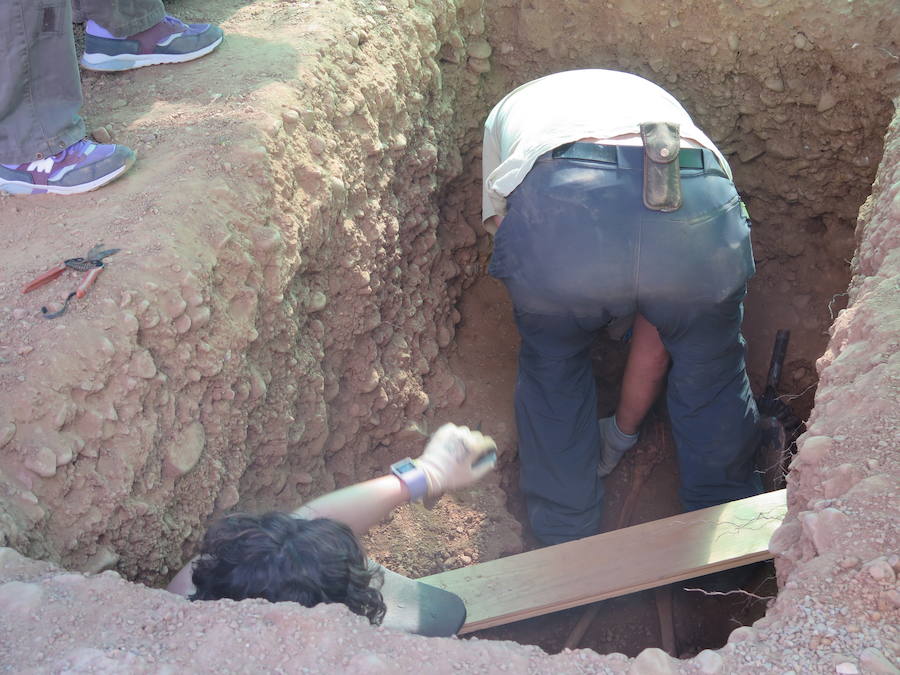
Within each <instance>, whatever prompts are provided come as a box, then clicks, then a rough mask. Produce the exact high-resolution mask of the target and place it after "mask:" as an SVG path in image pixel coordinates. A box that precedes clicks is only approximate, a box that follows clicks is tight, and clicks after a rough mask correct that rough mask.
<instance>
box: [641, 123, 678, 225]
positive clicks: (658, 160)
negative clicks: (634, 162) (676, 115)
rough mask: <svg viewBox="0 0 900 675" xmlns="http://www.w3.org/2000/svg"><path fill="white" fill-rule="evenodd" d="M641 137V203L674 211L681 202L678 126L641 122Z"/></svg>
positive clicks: (649, 206) (658, 209) (650, 207)
mask: <svg viewBox="0 0 900 675" xmlns="http://www.w3.org/2000/svg"><path fill="white" fill-rule="evenodd" d="M641 139H642V140H643V141H644V206H646V207H647V208H648V209H652V210H653V211H665V212H667V211H677V210H678V209H680V208H681V202H682V197H681V174H680V172H679V162H678V151H679V150H680V148H681V134H680V133H679V125H678V124H675V123H673V122H644V123H643V124H641Z"/></svg>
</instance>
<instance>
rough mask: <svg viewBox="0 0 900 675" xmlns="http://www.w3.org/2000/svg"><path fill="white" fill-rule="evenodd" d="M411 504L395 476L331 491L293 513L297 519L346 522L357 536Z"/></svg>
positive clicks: (406, 492) (404, 486)
mask: <svg viewBox="0 0 900 675" xmlns="http://www.w3.org/2000/svg"><path fill="white" fill-rule="evenodd" d="M408 501H409V491H408V490H407V489H406V485H404V484H403V483H402V482H401V481H400V480H399V479H398V478H397V477H396V476H393V475H387V476H382V477H380V478H373V479H372V480H367V481H364V482H362V483H357V484H355V485H349V486H347V487H345V488H341V489H340V490H335V491H334V492H329V493H328V494H326V495H322V496H321V497H317V498H316V499H313V500H312V501H311V502H309V503H307V504H304V505H303V506H301V507H300V508H299V509H297V510H296V511H294V515H295V516H297V517H298V518H307V519H312V518H331V519H332V520H337V521H338V522H341V523H344V524H346V525H347V526H349V527H350V529H351V530H353V532H354V533H355V534H357V535H360V534H365V533H366V532H367V531H368V530H369V528H371V527H372V526H373V525H377V524H378V523H380V522H381V521H382V520H384V519H385V518H387V516H388V514H390V512H391V511H393V510H394V509H395V508H397V507H398V506H400V505H401V504H405V503H406V502H408Z"/></svg>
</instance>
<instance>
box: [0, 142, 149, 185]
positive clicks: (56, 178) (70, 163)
mask: <svg viewBox="0 0 900 675" xmlns="http://www.w3.org/2000/svg"><path fill="white" fill-rule="evenodd" d="M135 159H136V155H135V154H134V150H132V149H131V148H128V147H125V146H124V145H101V144H99V143H94V142H93V141H89V140H88V139H86V138H85V139H83V140H80V141H78V142H77V143H73V144H72V145H70V146H69V147H68V148H66V149H65V150H63V151H62V152H58V153H57V154H55V155H53V156H52V157H45V158H44V159H36V160H34V161H33V162H25V163H24V164H0V191H4V192H9V193H12V194H17V195H40V194H48V193H49V194H56V195H75V194H80V193H82V192H90V191H91V190H96V189H97V188H98V187H100V186H101V185H106V184H107V183H109V182H111V181H114V180H115V179H116V178H118V177H119V176H121V175H122V174H123V173H125V172H126V171H128V169H129V168H131V165H132V164H134V160H135Z"/></svg>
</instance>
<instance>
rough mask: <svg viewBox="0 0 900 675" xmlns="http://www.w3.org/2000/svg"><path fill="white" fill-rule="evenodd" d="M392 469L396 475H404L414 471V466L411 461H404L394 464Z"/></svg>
mask: <svg viewBox="0 0 900 675" xmlns="http://www.w3.org/2000/svg"><path fill="white" fill-rule="evenodd" d="M392 468H393V469H394V471H396V472H397V473H406V472H407V471H412V470H413V469H415V468H416V465H415V464H413V463H412V460H411V459H404V460H403V461H401V462H397V463H396V464H394V466H393V467H392Z"/></svg>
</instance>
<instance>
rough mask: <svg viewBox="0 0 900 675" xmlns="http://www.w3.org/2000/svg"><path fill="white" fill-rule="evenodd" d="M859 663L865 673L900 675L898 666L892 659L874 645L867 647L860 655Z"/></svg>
mask: <svg viewBox="0 0 900 675" xmlns="http://www.w3.org/2000/svg"><path fill="white" fill-rule="evenodd" d="M859 665H860V667H861V668H862V669H863V672H864V673H873V674H875V675H900V668H897V666H895V665H894V664H892V663H891V662H890V660H889V659H888V658H887V657H886V656H885V655H884V654H882V653H881V652H880V651H878V650H877V649H875V648H874V647H866V648H865V649H863V650H862V652H861V653H860V655H859Z"/></svg>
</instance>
